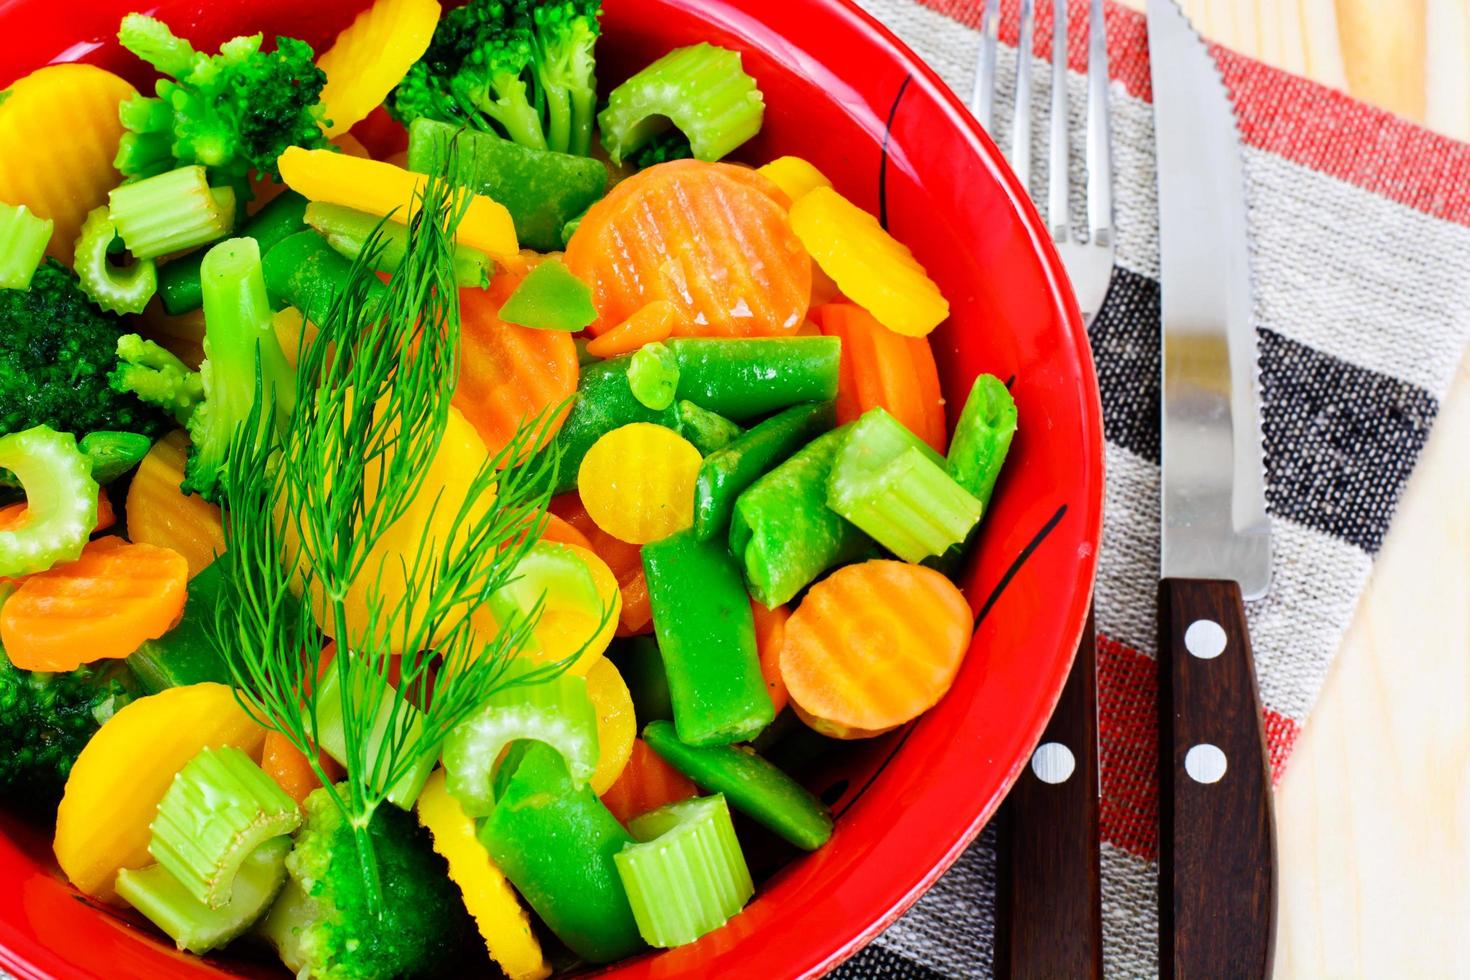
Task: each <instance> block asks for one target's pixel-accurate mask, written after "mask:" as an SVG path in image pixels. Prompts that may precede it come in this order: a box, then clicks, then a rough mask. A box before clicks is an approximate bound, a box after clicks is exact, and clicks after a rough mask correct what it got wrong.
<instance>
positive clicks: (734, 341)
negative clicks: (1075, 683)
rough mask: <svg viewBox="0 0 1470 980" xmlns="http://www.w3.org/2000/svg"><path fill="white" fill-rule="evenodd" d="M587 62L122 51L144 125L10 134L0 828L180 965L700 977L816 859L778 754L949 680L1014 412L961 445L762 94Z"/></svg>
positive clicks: (505, 24)
mask: <svg viewBox="0 0 1470 980" xmlns="http://www.w3.org/2000/svg"><path fill="white" fill-rule="evenodd" d="M601 14H602V8H601V4H600V2H599V0H469V2H468V3H465V4H462V5H458V4H443V5H441V4H440V3H437V2H434V0H373V2H372V3H371V4H369V5H368V6H367V7H366V9H364V10H363V11H362V12H361V13H360V14H359V15H358V16H357V18H356V19H355V20H354V21H353V22H352V23H351V24H350V25H348V26H347V27H346V28H345V29H344V30H343V31H342V32H341V33H340V34H339V35H338V36H337V37H336V39H335V40H332V41H330V43H328V44H326V45H324V53H322V55H321V56H320V57H319V58H318V57H316V56H315V54H314V52H313V51H312V49H311V48H310V47H308V46H307V45H306V44H305V43H304V42H302V41H300V40H297V39H294V38H291V37H285V36H282V37H267V36H264V35H262V34H253V35H246V36H242V37H236V38H233V39H231V40H228V41H226V42H225V43H224V44H223V45H222V46H220V47H219V49H218V50H217V51H200V50H196V48H195V47H194V45H193V44H192V43H191V42H190V41H188V40H185V39H183V38H180V37H178V36H177V35H176V34H175V33H174V31H173V30H172V29H171V28H170V27H169V26H168V25H166V24H164V23H162V22H161V21H159V20H157V19H156V18H154V17H151V16H148V15H146V14H143V13H133V14H129V15H128V16H126V17H125V18H123V19H122V21H121V23H120V24H119V25H118V38H119V40H120V41H121V43H122V47H123V48H124V49H125V50H126V51H128V52H132V53H133V54H135V55H136V56H137V57H138V58H139V59H140V63H139V64H137V65H134V66H132V71H134V72H136V71H137V70H146V69H147V68H150V67H151V68H152V69H156V70H157V72H158V73H159V76H160V78H159V79H158V80H157V81H155V82H153V83H151V84H150V85H149V86H148V87H146V88H145V89H144V91H145V92H148V93H156V95H154V94H147V95H140V94H139V92H138V91H137V90H135V89H134V88H133V87H132V86H131V85H129V84H128V83H127V82H124V81H123V80H122V79H121V78H119V77H118V76H115V75H112V74H109V73H107V72H104V71H101V70H100V69H96V68H90V67H85V66H78V65H55V66H49V67H46V68H43V69H40V70H39V71H36V72H34V73H32V74H31V75H29V76H27V77H25V78H22V79H19V80H17V81H16V82H15V83H14V84H13V85H12V86H11V87H10V88H9V89H7V90H6V91H5V92H3V93H0V495H3V496H0V648H3V650H0V755H3V756H4V762H3V763H0V796H4V797H5V798H6V800H7V801H12V800H13V801H14V803H13V805H15V806H18V807H21V808H23V809H25V810H27V811H28V812H29V813H30V814H31V815H32V816H35V817H37V818H40V819H45V818H47V817H49V816H51V815H52V814H53V813H54V816H55V822H56V831H55V841H54V845H53V846H54V851H55V856H56V861H57V863H58V864H59V865H60V867H61V870H62V873H63V874H64V875H65V876H66V878H67V880H68V881H69V882H71V884H72V885H73V886H75V887H76V888H77V889H78V891H80V892H81V893H82V894H84V895H86V896H88V897H90V898H92V899H95V900H98V901H102V902H108V903H113V904H117V905H120V906H121V905H124V904H126V905H129V906H131V908H132V909H133V911H134V912H135V913H136V914H137V915H140V916H142V918H143V919H145V920H147V921H148V922H151V923H152V924H153V926H154V927H156V928H157V930H159V931H161V932H162V933H163V934H164V935H166V936H167V937H168V938H169V939H170V940H172V942H173V943H174V944H175V945H176V946H177V947H178V948H179V949H181V950H186V951H190V952H193V953H201V954H202V953H220V954H223V955H230V954H231V953H232V952H233V951H234V950H235V949H237V948H243V943H244V942H245V941H250V942H256V943H257V944H258V943H259V941H261V940H263V941H264V942H266V943H268V944H269V945H270V946H273V947H274V948H275V950H276V953H277V954H278V956H279V958H280V960H281V962H282V964H283V966H284V967H285V969H286V970H288V971H290V972H291V973H293V974H295V975H297V976H302V977H323V978H336V980H392V978H398V977H418V976H441V975H447V976H467V975H478V974H480V973H484V972H485V971H486V970H487V969H489V970H491V971H492V972H494V971H495V970H496V969H498V970H499V971H502V972H504V973H505V975H506V976H508V977H510V978H512V980H521V978H525V980H541V978H544V977H547V976H549V975H551V974H552V973H553V972H554V971H555V970H557V969H560V968H562V967H564V966H573V964H571V963H569V959H570V958H575V959H576V960H577V961H578V964H579V965H578V966H577V968H582V967H583V966H585V965H586V964H603V963H612V962H614V961H617V960H619V959H621V958H623V957H626V956H630V955H634V954H637V953H639V952H642V951H644V950H646V949H647V948H649V947H654V948H659V949H662V948H668V947H674V946H680V945H684V944H687V943H692V942H695V941H696V940H699V939H700V938H701V937H704V936H707V935H709V934H711V933H713V932H716V931H717V930H720V929H721V928H723V927H725V925H726V923H728V922H730V921H731V920H732V919H736V920H737V922H738V917H739V915H740V914H741V910H742V909H743V908H744V906H745V905H746V904H747V903H748V902H749V901H750V900H751V899H752V897H753V896H754V895H755V893H756V890H757V887H758V886H757V883H756V882H755V881H754V880H753V878H752V876H751V872H750V867H749V864H748V863H747V855H746V851H747V848H749V847H751V846H752V844H755V845H756V846H757V847H758V846H759V844H760V842H759V840H755V841H752V840H751V839H750V838H749V836H748V835H749V833H750V832H751V830H752V829H753V825H759V827H754V829H755V830H756V832H757V837H758V838H759V837H760V836H763V831H761V830H760V828H765V829H766V830H769V831H770V832H772V833H774V834H776V835H778V836H779V837H781V838H783V839H784V840H786V841H788V842H789V843H791V844H792V845H794V846H795V847H796V848H798V849H801V850H806V851H812V850H816V849H818V848H821V847H822V846H823V845H824V844H825V843H826V842H827V841H828V839H829V838H830V837H831V836H832V833H833V816H832V814H831V813H830V812H829V811H828V809H827V808H826V807H825V806H824V805H823V804H822V803H821V802H820V801H819V800H818V799H817V798H816V797H815V796H813V795H812V793H811V792H810V791H809V790H808V789H807V787H806V786H804V785H803V783H802V782H799V781H798V780H797V779H796V778H793V776H792V775H788V774H787V773H785V772H783V771H782V770H781V769H780V768H778V766H777V765H775V764H773V762H772V761H769V760H776V761H780V760H782V759H783V757H784V759H785V760H786V763H789V764H793V765H794V767H795V768H794V769H793V771H798V770H800V771H805V770H806V769H807V768H808V763H809V762H810V761H812V760H817V759H820V758H821V754H820V753H818V752H807V751H805V750H803V751H802V752H793V751H787V750H788V749H789V748H790V747H791V746H792V745H799V744H800V743H801V742H802V739H808V740H810V741H811V742H814V743H820V744H823V745H829V744H831V743H830V742H828V739H829V738H839V739H859V738H864V737H868V736H873V735H877V734H879V733H881V732H885V731H889V730H892V729H893V728H895V727H897V726H900V725H904V724H907V723H909V722H911V721H913V720H914V719H915V718H917V717H918V716H919V715H920V714H921V713H922V712H924V711H925V710H926V709H928V708H929V707H931V706H932V705H934V704H935V703H936V702H937V701H939V700H940V699H941V698H942V697H943V696H944V694H945V692H946V691H947V690H948V689H949V687H950V685H951V684H952V682H953V680H954V678H955V676H956V674H957V672H958V671H959V670H960V669H961V668H962V664H963V658H964V657H965V655H966V651H967V649H968V648H969V646H970V639H971V632H972V626H973V619H972V616H973V613H972V610H971V608H970V605H969V602H968V600H967V599H966V597H965V595H964V594H963V593H962V592H960V590H959V589H958V588H956V586H955V585H954V584H952V583H951V582H950V581H949V580H948V579H947V578H945V577H944V575H943V574H941V573H940V571H937V570H936V569H949V568H954V567H957V566H958V563H959V560H960V558H962V557H963V556H964V555H965V554H966V553H967V551H968V550H970V549H973V548H975V547H978V545H977V544H976V542H977V541H980V540H981V539H982V538H983V535H980V534H978V533H977V531H976V528H977V527H979V526H981V522H982V521H983V520H984V519H985V518H986V512H987V511H989V510H990V507H991V503H992V497H993V495H994V494H995V493H997V492H1000V493H1004V492H1005V491H1004V485H1003V481H1001V473H1002V466H1003V463H1004V461H1005V459H1006V456H1007V454H1008V451H1009V449H1010V446H1011V444H1012V441H1013V438H1014V436H1015V433H1016V429H1017V424H1018V415H1017V410H1016V404H1015V402H1014V401H1013V400H1012V398H1011V396H1010V392H1009V391H1008V390H1007V389H1006V387H1005V385H1003V384H1002V383H1001V382H1000V381H998V380H997V379H996V378H995V377H993V376H991V375H983V376H981V377H979V378H977V379H975V381H974V384H973V387H972V388H971V390H970V392H969V396H968V399H967V400H966V402H965V403H964V405H963V407H962V410H961V411H960V412H959V413H958V415H957V416H956V418H957V422H956V424H955V426H954V430H953V433H951V432H950V431H949V429H948V426H947V422H946V417H945V411H944V407H945V406H944V401H943V398H942V395H941V391H940V383H939V372H938V366H937V363H936V358H935V352H936V350H938V349H941V348H935V347H934V346H933V345H932V344H931V341H930V339H929V336H928V334H929V333H930V331H932V330H934V329H935V328H936V327H938V325H939V324H940V323H941V322H942V321H943V320H945V319H946V317H947V316H948V312H949V305H948V302H947V300H946V299H945V297H944V295H943V294H942V292H941V291H940V289H939V286H938V284H936V283H935V282H934V281H933V280H932V279H931V278H930V277H929V276H928V275H927V273H926V272H925V271H924V269H923V267H922V266H921V265H920V263H919V261H918V260H917V259H916V258H915V257H914V255H913V254H912V253H911V252H910V251H909V245H910V244H912V245H914V246H916V247H918V248H920V249H921V254H923V253H922V249H923V248H926V247H930V245H931V243H925V242H901V241H899V239H898V238H895V237H894V236H893V235H892V234H890V233H889V232H888V231H887V230H886V229H885V227H884V226H883V225H880V223H879V222H878V220H877V219H876V218H875V217H874V216H873V215H870V214H868V213H866V212H865V211H863V210H862V209H860V208H858V207H857V206H856V205H855V204H853V203H852V202H851V201H850V200H849V199H848V198H846V197H843V196H842V195H843V194H845V193H853V192H866V189H865V188H861V187H857V188H854V187H847V186H834V184H833V182H832V181H830V180H828V179H827V177H826V176H825V175H824V174H823V173H822V170H821V169H819V167H821V166H825V165H826V164H828V163H830V162H831V161H832V159H833V158H832V157H831V156H830V154H828V155H826V156H824V157H822V158H821V159H818V158H815V157H814V158H813V159H812V160H810V161H808V160H805V159H801V158H798V157H794V156H782V155H779V154H780V149H781V148H780V147H774V146H773V147H769V149H770V151H771V155H770V156H769V157H764V156H762V154H764V153H765V152H766V149H767V147H766V144H767V143H768V142H769V140H768V139H767V140H755V141H752V137H755V136H756V135H757V133H758V132H759V131H760V129H761V126H762V123H763V120H764V117H765V112H766V101H767V100H766V96H765V94H763V93H762V90H761V78H760V77H759V76H760V72H761V68H760V65H759V63H758V62H757V61H754V60H751V59H749V58H747V57H746V56H745V53H744V52H742V51H740V50H737V49H734V48H728V47H723V46H720V45H717V44H713V43H704V42H701V43H694V44H690V45H688V46H685V47H681V48H678V49H675V50H672V51H667V50H659V51H651V52H648V53H647V57H646V58H645V61H644V62H643V63H635V64H625V63H624V62H623V61H622V60H621V59H620V60H619V74H618V77H616V78H613V77H607V78H602V79H600V80H599V78H598V62H597V57H596V56H597V55H598V54H599V53H600V51H599V45H600V44H601V43H604V42H602V41H600V38H601V36H602V21H601ZM691 40H695V41H698V39H697V38H695V39H691ZM625 42H626V39H617V40H615V41H614V42H613V43H616V44H618V45H620V46H621V45H624V44H625ZM642 49H643V45H642V44H641V43H636V42H635V43H631V44H627V45H626V48H625V50H629V51H632V50H642ZM630 72H631V74H629V73H630ZM125 74H127V72H125ZM130 77H131V75H130ZM599 81H601V82H602V83H603V84H602V85H601V87H600V88H599ZM599 91H601V92H602V93H604V94H605V96H606V102H605V103H604V104H603V105H604V108H602V111H601V112H600V113H599V112H598V111H597V110H598V107H599V103H598V93H599ZM380 108H386V110H387V111H388V112H389V113H390V114H391V115H392V116H394V117H396V118H397V119H398V121H400V122H402V123H404V124H405V125H406V126H407V149H406V152H405V151H404V150H403V149H402V141H401V140H399V142H398V143H397V145H396V146H394V145H392V138H391V137H389V136H388V135H387V134H388V132H389V130H388V129H384V128H383V125H382V124H383V123H385V122H387V120H385V119H384V118H382V113H380V112H379V111H378V110H379V109H380ZM772 109H773V110H774V111H778V112H781V113H783V114H790V113H794V112H796V111H798V109H799V107H796V106H788V105H782V106H772ZM375 115H376V116H377V117H378V118H376V119H375V118H372V117H373V116H375ZM359 123H361V124H363V125H361V126H359V125H358V124H359ZM389 129H391V127H389ZM349 130H350V131H351V132H350V133H349ZM57 133H64V134H66V138H60V139H59V138H57V136H56V134H57ZM359 136H360V137H361V139H360V140H359V139H358V138H357V137H359ZM329 140H330V142H329ZM757 147H760V148H761V149H759V150H757V149H756V148H757ZM370 148H371V149H370ZM839 149H841V150H842V151H844V152H845V151H846V150H852V149H853V148H852V147H845V148H839ZM858 149H862V148H858ZM395 151H396V152H395ZM834 152H836V151H834ZM731 154H736V156H735V157H734V158H733V159H732V160H731V161H730V162H722V161H724V160H725V158H726V157H727V156H729V155H731ZM736 161H738V162H736ZM114 164H115V165H116V166H115V167H114ZM833 172H834V173H835V172H836V171H833ZM273 183H274V184H278V185H279V184H283V185H285V186H284V187H280V186H274V187H273V186H270V185H271V184H273ZM907 224H908V223H906V222H903V221H895V222H894V227H895V228H903V227H906V226H907ZM562 247H565V252H564V253H560V254H559V253H558V252H557V250H558V249H561V248H562ZM135 331H136V332H135ZM1001 346H1002V348H1003V346H1004V345H1001ZM1004 367H1005V366H1004V365H999V364H997V365H995V366H994V370H996V371H998V372H1000V373H1001V375H1002V376H1004V373H1005V372H1004V370H1003V368H1004ZM997 487H1000V488H1001V489H1000V490H999V491H997ZM553 494H555V496H554V497H553ZM114 508H116V509H114ZM1005 512H1006V509H1005V508H1001V509H998V510H997V511H996V513H997V514H1003V513H1005ZM995 519H996V518H995V517H991V518H990V520H992V521H994V520H995ZM1001 652H1003V651H1001ZM981 669H982V670H983V667H982V668H981ZM788 708H789V709H790V710H787V709H788ZM778 716H779V717H778ZM640 732H641V733H642V734H641V737H639V733H640ZM752 743H754V744H755V745H758V746H760V747H761V754H757V752H756V751H755V749H753V748H752ZM768 750H769V752H768ZM798 756H799V757H798ZM786 763H783V764H786ZM410 811H412V813H411V812H410ZM732 811H738V812H739V814H741V816H740V817H739V818H732ZM766 843H769V841H767V842H766ZM762 865H764V861H763V862H762ZM733 928H735V929H739V928H740V926H739V925H735V926H734V927H733ZM731 934H732V935H733V934H734V933H731ZM246 937H251V938H250V939H248V940H247V939H246ZM711 941H712V942H716V943H718V942H725V941H726V940H724V939H720V938H713V939H712V940H711ZM487 958H488V960H487ZM489 961H493V963H494V964H495V966H494V967H492V966H491V964H490V962H489Z"/></svg>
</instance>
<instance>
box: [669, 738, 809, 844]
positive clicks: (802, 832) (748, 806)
mask: <svg viewBox="0 0 1470 980" xmlns="http://www.w3.org/2000/svg"><path fill="white" fill-rule="evenodd" d="M643 741H645V742H647V743H648V747H649V748H651V749H653V751H655V752H657V753H658V754H659V755H660V756H662V757H663V760H664V761H665V762H667V763H668V764H669V765H671V766H673V767H674V768H675V769H677V770H679V771H680V772H682V773H683V774H684V775H685V776H688V777H689V778H690V779H691V780H693V781H694V782H695V783H697V784H698V785H700V786H702V787H704V788H705V789H707V790H710V791H711V792H714V793H723V794H725V798H726V799H728V800H729V801H730V805H731V806H733V807H734V808H735V809H737V810H739V811H740V812H741V813H744V814H745V815H746V816H748V817H750V818H751V819H752V820H754V821H756V822H757V823H759V824H761V825H762V826H764V827H767V828H769V829H770V830H772V831H774V832H775V833H777V834H779V835H780V836H781V837H782V838H784V839H785V840H787V841H790V842H791V843H792V844H795V845H796V846H797V847H799V848H801V849H802V850H806V851H815V850H816V849H817V848H819V847H821V846H822V845H823V844H825V843H827V839H828V838H829V837H831V836H832V815H831V814H830V813H828V812H827V808H826V807H825V806H823V805H822V801H821V800H818V799H817V798H816V797H815V796H813V795H812V794H811V793H808V792H807V791H806V790H805V789H803V788H802V786H801V784H800V783H798V782H797V781H796V780H794V779H792V778H791V777H790V776H788V775H786V774H785V773H784V772H782V771H781V770H779V769H777V768H776V767H775V766H773V765H771V764H770V763H769V762H767V761H766V760H765V759H762V758H761V757H760V756H758V755H756V754H755V753H754V752H752V751H751V750H750V749H748V748H745V747H743V746H738V745H721V746H714V747H706V748H697V747H695V746H692V745H688V744H686V743H684V742H681V741H680V740H679V737H678V736H677V735H676V734H675V733H674V726H673V725H671V724H669V723H668V722H666V721H655V722H651V723H649V724H648V725H646V726H644V729H643Z"/></svg>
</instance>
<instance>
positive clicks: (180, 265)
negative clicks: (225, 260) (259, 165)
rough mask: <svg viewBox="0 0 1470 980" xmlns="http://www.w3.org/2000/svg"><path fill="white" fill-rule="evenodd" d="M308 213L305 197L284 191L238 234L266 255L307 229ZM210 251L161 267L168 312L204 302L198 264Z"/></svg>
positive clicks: (186, 309) (162, 295)
mask: <svg viewBox="0 0 1470 980" xmlns="http://www.w3.org/2000/svg"><path fill="white" fill-rule="evenodd" d="M305 215H306V198H304V197H302V196H301V195H300V194H297V193H296V192H295V191H282V192H281V193H280V194H278V195H276V197H275V199H274V200H273V201H271V202H270V203H269V204H267V205H266V206H265V207H263V208H261V209H260V210H259V211H257V212H256V213H255V214H253V215H251V216H250V217H249V218H247V219H246V221H245V224H244V225H243V226H241V228H240V231H239V233H238V234H237V236H236V237H238V238H253V239H255V240H256V241H257V242H259V243H260V254H261V255H265V254H266V253H267V252H269V251H270V250H271V249H272V248H274V247H275V246H276V245H277V244H279V243H280V242H282V241H284V240H285V239H286V238H287V237H289V236H291V235H294V234H296V233H297V232H299V231H304V230H305V229H306V217H305ZM207 251H209V249H208V247H205V248H199V249H195V250H194V251H192V252H190V253H188V254H187V255H181V256H179V257H178V258H176V259H174V260H172V261H170V262H165V263H164V264H163V265H161V266H159V267H158V298H159V299H160V300H162V301H163V311H164V312H165V313H167V314H169V315H170V316H179V315H180V314H183V313H189V312H192V311H194V310H197V309H199V308H200V307H201V306H203V305H204V291H203V288H202V287H201V286H200V279H199V266H200V263H202V262H203V261H204V253H205V252H207Z"/></svg>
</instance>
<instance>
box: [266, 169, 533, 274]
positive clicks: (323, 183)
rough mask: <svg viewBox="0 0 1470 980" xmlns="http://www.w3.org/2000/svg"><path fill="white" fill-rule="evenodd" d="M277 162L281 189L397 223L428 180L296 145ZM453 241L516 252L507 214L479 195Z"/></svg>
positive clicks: (500, 254) (496, 252)
mask: <svg viewBox="0 0 1470 980" xmlns="http://www.w3.org/2000/svg"><path fill="white" fill-rule="evenodd" d="M277 163H278V165H279V166H280V168H281V179H282V180H283V181H285V183H286V186H287V187H289V188H291V189H292V190H293V191H295V192H296V193H298V194H300V195H301V196H302V197H305V198H307V199H308V200H312V201H323V202H325V203H327V204H340V205H342V206H343V207H349V208H356V209H357V210H359V211H366V212H367V213H368V214H373V215H379V216H382V215H386V214H389V213H392V212H397V214H396V215H395V218H396V219H397V220H400V221H407V220H408V219H409V218H411V217H412V215H413V211H414V210H415V209H416V208H417V207H418V202H417V196H418V194H419V193H420V192H422V190H423V187H424V184H425V183H426V182H427V181H428V179H429V178H428V177H425V176H424V175H423V174H416V173H410V172H409V171H407V170H404V169H403V168H402V167H395V166H393V164H391V163H383V162H381V161H379V160H362V159H359V158H357V157H352V156H348V155H347V154H345V153H335V152H333V151H332V150H308V149H304V148H302V147H299V146H293V147H290V148H288V149H287V150H286V152H285V153H282V154H281V156H280V159H279V160H278V161H277ZM457 238H458V241H459V242H460V244H462V245H468V246H469V247H470V248H478V249H479V250H480V251H482V252H488V253H489V254H491V255H493V256H495V257H496V258H507V259H508V258H512V257H515V256H518V255H519V253H520V246H519V244H518V243H517V241H516V229H515V224H514V223H513V222H512V221H511V218H510V212H509V211H507V210H506V209H505V208H504V207H503V206H502V205H500V204H499V203H497V202H495V201H492V200H491V199H490V198H488V197H485V196H483V195H480V194H474V195H471V196H470V201H469V205H468V206H467V207H466V209H465V212H464V217H463V219H462V220H461V221H460V223H459V230H458V232H457Z"/></svg>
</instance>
